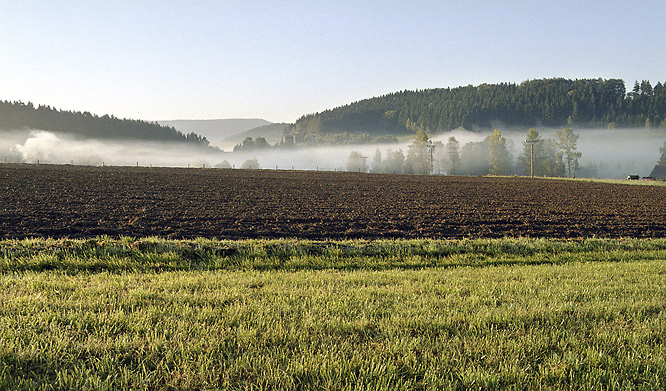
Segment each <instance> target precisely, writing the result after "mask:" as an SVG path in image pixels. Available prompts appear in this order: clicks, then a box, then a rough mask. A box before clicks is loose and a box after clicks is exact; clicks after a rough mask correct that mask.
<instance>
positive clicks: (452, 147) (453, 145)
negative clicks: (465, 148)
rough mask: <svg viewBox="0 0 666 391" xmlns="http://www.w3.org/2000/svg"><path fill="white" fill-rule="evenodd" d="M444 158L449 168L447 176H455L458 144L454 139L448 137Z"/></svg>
mask: <svg viewBox="0 0 666 391" xmlns="http://www.w3.org/2000/svg"><path fill="white" fill-rule="evenodd" d="M446 158H447V160H448V163H449V164H450V167H451V170H450V171H449V174H450V175H456V172H457V171H456V169H457V168H458V164H459V163H460V143H459V142H458V140H456V138H455V137H449V141H448V142H447V143H446Z"/></svg>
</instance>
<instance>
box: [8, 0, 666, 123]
mask: <svg viewBox="0 0 666 391" xmlns="http://www.w3.org/2000/svg"><path fill="white" fill-rule="evenodd" d="M545 77H565V78H572V79H575V78H588V77H594V78H596V77H602V78H621V79H624V80H625V82H626V83H627V88H628V89H630V88H631V87H632V86H633V82H634V80H642V79H647V80H650V81H652V82H653V83H656V82H657V81H662V82H664V81H666V1H664V0H647V1H626V0H625V1H613V0H604V1H596V0H591V1H586V0H576V1H570V0H564V1H552V2H550V1H548V2H547V1H537V0H529V1H528V0H525V1H486V0H478V1H474V0H468V1H341V0H337V1H275V0H273V1H142V0H131V1H125V0H114V1H95V0H90V1H79V0H77V1H57V0H54V1H36V0H33V1H25V0H16V1H12V0H0V100H22V101H24V102H25V101H32V102H34V103H36V104H48V105H51V106H54V107H57V108H60V109H67V110H80V111H90V112H93V113H96V114H107V113H108V114H114V115H116V116H118V117H121V118H122V117H128V118H137V119H146V120H158V119H160V120H166V119H212V118H264V119H266V120H269V121H273V122H280V121H283V122H293V121H295V120H296V119H297V118H298V117H300V116H301V115H303V114H307V113H313V112H318V111H322V110H325V109H329V108H333V107H336V106H340V105H344V104H347V103H350V102H353V101H356V100H360V99H365V98H370V97H373V96H377V95H382V94H386V93H390V92H395V91H398V90H403V89H408V90H413V89H424V88H435V87H457V86H461V85H468V84H473V85H477V84H480V83H498V82H503V81H508V82H515V83H519V82H521V81H524V80H527V79H535V78H545Z"/></svg>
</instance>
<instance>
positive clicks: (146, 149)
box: [0, 128, 666, 178]
mask: <svg viewBox="0 0 666 391" xmlns="http://www.w3.org/2000/svg"><path fill="white" fill-rule="evenodd" d="M538 130H539V133H540V135H541V138H542V139H546V138H554V132H555V129H538ZM574 132H575V133H577V134H578V135H579V136H580V138H579V139H578V151H579V152H581V153H582V157H581V159H580V165H581V166H583V167H586V166H587V167H590V166H594V167H595V169H596V173H597V175H596V176H598V177H600V178H626V176H627V175H629V174H638V175H640V176H641V177H643V176H647V175H649V174H650V171H651V170H652V168H653V167H654V165H655V164H656V163H657V161H658V160H659V157H660V152H659V148H660V147H662V146H663V145H664V140H666V129H663V128H659V129H619V130H606V129H575V128H574ZM2 133H3V137H2V140H1V141H0V161H5V162H25V163H36V162H37V161H39V162H40V163H53V164H85V165H102V164H105V165H124V166H129V165H131V166H134V165H137V164H138V165H140V166H167V167H188V166H190V167H203V166H205V167H213V166H216V165H218V166H221V163H223V162H224V163H226V162H228V163H229V165H230V166H232V167H235V168H240V167H241V166H242V165H243V164H244V163H245V162H246V161H247V160H250V159H256V161H258V163H259V166H260V167H261V168H263V169H276V168H278V169H291V168H292V167H293V168H294V169H296V170H315V169H319V170H330V171H333V170H337V171H342V170H345V169H346V167H347V162H348V159H349V154H350V152H351V151H358V152H360V153H361V154H362V155H363V156H367V157H368V159H367V160H366V161H367V168H368V169H370V167H371V166H372V160H373V156H374V155H375V152H376V150H377V149H379V150H380V151H381V153H382V155H384V156H385V154H386V152H387V150H389V149H390V150H393V151H396V150H401V151H402V152H403V154H404V155H405V156H406V155H407V152H408V147H409V144H411V141H408V142H403V143H395V144H383V145H339V146H311V147H301V148H269V149H261V150H253V151H244V152H234V153H231V152H218V151H215V150H205V151H204V150H202V149H201V148H197V147H196V146H188V145H186V144H182V143H149V142H142V141H116V140H81V139H77V138H75V137H73V136H70V135H67V134H56V133H52V132H47V131H40V130H31V131H26V130H20V131H11V132H6V131H3V132H2ZM490 133H491V130H488V131H487V132H481V133H476V132H469V131H465V130H455V131H451V132H446V133H442V134H438V135H435V136H433V137H432V139H433V141H441V142H442V143H444V144H446V142H447V141H448V139H449V137H451V136H454V137H455V138H456V139H457V140H458V142H459V143H460V147H461V148H462V147H463V146H464V145H465V144H467V143H469V142H479V141H483V140H484V139H485V138H486V137H487V136H488V135H489V134H490ZM503 135H504V136H505V137H506V138H507V140H508V143H507V147H508V149H509V151H510V153H511V156H512V158H513V159H514V161H515V159H516V158H517V157H518V156H519V155H520V154H521V152H522V149H523V144H522V142H523V141H524V140H525V137H526V135H527V131H526V130H525V131H509V130H505V131H503ZM484 158H485V157H480V159H484ZM252 168H256V167H254V166H253V167H252Z"/></svg>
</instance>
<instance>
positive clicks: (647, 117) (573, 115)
mask: <svg viewBox="0 0 666 391" xmlns="http://www.w3.org/2000/svg"><path fill="white" fill-rule="evenodd" d="M500 124H501V125H502V126H516V127H523V128H529V127H537V126H546V127H564V126H568V127H571V126H573V125H574V124H575V125H576V126H578V127H596V128H599V127H610V128H615V127H648V128H649V127H657V126H664V127H666V85H664V84H662V83H661V82H659V83H657V85H656V86H654V87H653V86H652V85H651V83H650V82H649V81H642V82H640V83H639V82H636V83H635V84H634V87H633V89H632V90H631V91H629V92H627V91H626V88H625V84H624V81H623V80H620V79H607V80H605V79H580V80H570V79H563V78H553V79H536V80H527V81H524V82H522V83H520V84H512V83H501V84H481V85H479V86H471V85H470V86H464V87H457V88H437V89H426V90H416V91H400V92H396V93H392V94H387V95H383V96H380V97H376V98H371V99H366V100H362V101H358V102H354V103H351V104H348V105H346V106H342V107H338V108H335V109H331V110H326V111H323V112H321V113H317V114H308V115H305V116H303V117H301V118H300V119H298V120H297V121H296V123H294V124H293V125H292V126H290V127H288V128H287V130H286V132H287V133H288V134H318V135H328V134H336V133H347V134H367V135H369V136H370V137H373V136H376V135H383V134H388V135H398V136H399V135H406V134H414V133H416V132H418V131H423V132H425V133H430V134H432V133H439V132H444V131H448V130H451V129H455V128H458V127H463V128H465V129H468V130H475V129H492V128H494V127H496V126H498V125H500ZM322 138H325V137H322Z"/></svg>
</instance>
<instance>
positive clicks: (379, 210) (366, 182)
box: [0, 165, 666, 239]
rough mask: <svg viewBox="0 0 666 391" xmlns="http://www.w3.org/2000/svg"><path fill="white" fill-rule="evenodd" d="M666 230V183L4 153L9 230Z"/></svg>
mask: <svg viewBox="0 0 666 391" xmlns="http://www.w3.org/2000/svg"><path fill="white" fill-rule="evenodd" d="M98 235H110V236H121V235H126V236H135V237H142V236H152V235H157V236H162V237H169V238H192V237H217V238H229V239H242V238H282V237H295V238H308V239H342V238H368V239H373V238H416V237H424V238H462V237H507V236H508V237H518V236H529V237H551V238H578V237H591V236H596V237H611V238H612V237H641V238H645V237H665V236H666V187H656V186H630V185H618V184H605V183H594V182H576V181H560V180H546V179H527V178H485V177H484V178H481V177H431V176H403V175H371V174H356V173H333V172H290V171H268V170H263V171H256V170H255V171H246V170H220V169H205V170H204V169H173V168H155V169H150V168H141V167H138V168H137V167H77V166H51V165H40V166H37V165H0V237H3V238H26V237H45V236H50V237H71V238H80V237H90V236H98Z"/></svg>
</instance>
